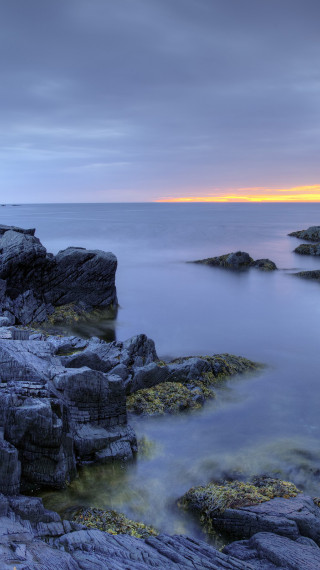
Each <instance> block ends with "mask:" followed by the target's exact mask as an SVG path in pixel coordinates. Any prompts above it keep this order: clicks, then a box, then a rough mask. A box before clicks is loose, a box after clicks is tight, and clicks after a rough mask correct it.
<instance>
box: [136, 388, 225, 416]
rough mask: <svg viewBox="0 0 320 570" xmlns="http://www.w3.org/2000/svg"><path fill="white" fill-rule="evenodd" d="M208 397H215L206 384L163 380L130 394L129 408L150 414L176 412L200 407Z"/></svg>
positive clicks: (137, 412) (139, 412) (138, 412)
mask: <svg viewBox="0 0 320 570" xmlns="http://www.w3.org/2000/svg"><path fill="white" fill-rule="evenodd" d="M207 398H214V393H213V392H212V390H210V389H208V388H207V387H206V386H201V385H199V386H196V385H192V386H190V387H188V386H186V385H184V384H181V383H180V382H163V383H162V384H157V386H153V387H152V388H144V389H143V390H138V391H137V392H135V393H134V394H131V395H130V396H128V397H127V409H128V411H130V412H133V413H135V414H144V415H148V416H152V415H163V414H165V413H170V414H174V413H178V412H181V411H183V410H189V409H197V408H200V407H201V406H202V405H203V403H204V401H205V400H206V399H207Z"/></svg>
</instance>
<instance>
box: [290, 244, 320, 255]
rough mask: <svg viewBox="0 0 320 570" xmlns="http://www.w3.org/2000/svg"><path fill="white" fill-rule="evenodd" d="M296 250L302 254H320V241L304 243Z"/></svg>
mask: <svg viewBox="0 0 320 570" xmlns="http://www.w3.org/2000/svg"><path fill="white" fill-rule="evenodd" d="M294 252H295V253H299V254H300V255H320V243H302V244H301V245H298V247H296V248H295V250H294Z"/></svg>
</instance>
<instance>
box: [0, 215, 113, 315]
mask: <svg viewBox="0 0 320 570" xmlns="http://www.w3.org/2000/svg"><path fill="white" fill-rule="evenodd" d="M34 232H35V230H34V229H27V230H24V229H22V228H17V227H15V226H4V225H2V226H0V236H1V237H0V308H1V311H2V314H1V315H0V316H5V317H7V318H8V319H9V321H10V324H23V325H26V324H29V323H31V322H39V323H40V322H43V321H44V320H45V319H46V318H47V317H48V315H50V314H52V313H53V311H54V308H55V307H60V306H62V305H66V304H70V303H73V304H75V305H76V306H77V307H80V309H81V310H82V311H91V310H92V309H95V308H101V309H103V308H108V307H111V306H116V305H117V295H116V287H115V273H116V268H117V259H116V257H115V255H113V253H106V252H104V251H100V250H86V249H83V248H80V247H69V248H67V249H65V250H64V251H60V252H59V253H58V254H57V255H56V256H53V255H52V254H50V253H47V250H46V248H45V247H44V246H43V245H42V244H41V243H40V241H39V239H38V238H36V237H35V236H34Z"/></svg>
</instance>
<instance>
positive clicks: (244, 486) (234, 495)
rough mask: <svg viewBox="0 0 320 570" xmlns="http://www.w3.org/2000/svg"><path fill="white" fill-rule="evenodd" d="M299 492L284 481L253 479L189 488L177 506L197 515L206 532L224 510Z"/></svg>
mask: <svg viewBox="0 0 320 570" xmlns="http://www.w3.org/2000/svg"><path fill="white" fill-rule="evenodd" d="M298 493H301V491H299V489H297V487H296V486H295V485H294V484H293V483H290V482H288V481H282V480H281V479H274V478H272V477H265V476H263V477H254V478H253V479H252V480H251V481H250V482H247V483H244V482H242V481H229V482H223V483H222V484H218V483H209V484H208V485H206V486H205V487H192V488H191V489H189V491H187V493H185V495H183V497H181V499H179V501H178V506H179V507H181V508H184V509H186V510H190V511H192V512H194V513H196V514H198V515H199V516H200V521H201V523H202V524H203V525H204V526H205V527H206V529H207V530H208V531H209V532H210V531H211V530H212V518H213V517H216V516H219V515H222V514H223V513H224V511H225V510H226V509H239V508H241V507H250V506H252V505H257V504H259V503H264V502H266V501H270V499H274V498H275V497H283V498H285V499H290V498H292V497H296V496H297V495H298Z"/></svg>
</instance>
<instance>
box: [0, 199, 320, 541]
mask: <svg viewBox="0 0 320 570" xmlns="http://www.w3.org/2000/svg"><path fill="white" fill-rule="evenodd" d="M0 213H1V223H4V224H9V225H10V224H15V225H20V226H23V227H36V228H37V233H36V235H37V236H38V237H39V238H40V240H41V241H42V243H43V244H44V245H45V246H46V247H47V249H48V250H49V251H51V252H53V253H56V252H57V251H58V250H59V249H63V248H65V247H67V246H69V245H75V246H82V247H87V248H94V249H96V248H98V249H104V250H107V251H113V252H114V253H115V254H116V255H117V257H118V262H119V266H118V272H117V290H118V298H119V302H120V306H121V309H120V311H119V315H118V319H117V322H116V325H115V328H116V337H117V338H118V339H119V340H123V339H125V338H128V337H129V336H132V335H134V334H137V333H141V332H144V333H146V334H147V335H148V336H150V337H151V338H153V339H154V340H155V342H156V347H157V351H158V354H159V356H160V357H162V358H170V357H177V356H181V355H191V354H214V353H219V352H231V353H234V354H240V355H243V356H246V357H248V358H251V359H253V360H257V361H260V362H264V363H266V364H267V368H266V369H265V370H264V371H263V372H260V373H259V374H257V375H256V376H253V377H241V378H238V379H233V380H230V381H229V382H228V383H227V384H226V386H225V387H224V388H223V389H221V390H219V391H218V392H217V398H216V400H214V401H212V402H208V403H207V404H206V406H205V407H204V408H203V409H202V410H201V411H197V412H194V413H191V414H187V415H180V416H170V417H168V416H166V417H163V418H158V419H155V418H150V419H144V420H141V419H138V420H134V422H133V423H134V427H135V429H136V431H137V434H138V436H139V437H142V436H146V437H147V438H148V439H149V440H150V442H151V443H150V452H149V453H148V454H146V455H145V456H143V457H140V458H138V460H137V462H136V463H135V464H134V465H131V466H127V467H126V468H122V467H120V466H113V467H94V468H86V469H84V470H83V471H82V474H81V476H80V478H79V479H78V480H77V481H75V482H74V483H73V484H72V485H71V487H70V488H69V489H68V490H66V491H63V492H60V493H50V494H47V495H46V501H47V504H48V505H50V506H51V507H54V508H61V509H62V508H65V507H67V506H68V505H72V504H86V505H91V506H97V507H100V508H104V507H105V508H108V507H112V508H115V509H117V510H119V511H122V512H125V513H127V514H128V515H130V516H131V517H132V518H136V519H138V520H143V521H145V522H147V523H152V524H154V525H155V526H158V528H160V529H161V530H163V531H167V532H187V533H189V534H193V535H196V536H199V533H200V530H199V528H198V526H197V524H196V523H194V521H192V520H190V519H189V518H188V517H186V515H185V514H184V513H181V512H179V511H178V510H177V509H176V507H175V499H176V498H178V497H179V496H180V495H181V494H182V493H184V492H185V491H186V490H187V489H188V488H190V487H191V486H194V485H197V484H201V483H202V484H205V483H207V482H208V481H209V480H210V479H211V478H216V477H219V476H224V475H225V474H226V473H229V472H230V471H233V470H236V471H239V472H241V473H243V474H250V473H254V474H259V473H266V472H268V473H273V474H275V475H280V476H281V477H282V478H286V479H289V480H291V481H293V482H295V483H296V484H297V485H298V486H300V487H301V488H303V489H304V490H306V491H307V492H308V493H311V494H312V495H320V489H319V474H320V446H319V439H320V414H319V404H320V401H319V400H320V398H319V394H320V387H319V383H320V376H319V364H320V362H319V361H320V355H319V317H320V302H319V301H320V286H319V284H317V283H313V282H310V281H305V280H301V279H298V278H296V277H293V276H291V272H293V271H298V270H303V269H312V268H315V269H320V258H315V257H308V256H299V255H297V254H294V253H293V249H294V248H295V247H296V246H297V245H298V244H299V243H301V241H300V240H297V239H296V238H290V237H288V236H287V234H288V232H290V231H293V230H297V229H303V228H307V227H309V226H311V225H320V204H63V205H60V204H55V205H21V206H19V207H13V206H6V207H3V208H1V209H0ZM239 249H241V250H243V251H247V252H249V253H250V255H251V256H252V257H253V258H255V259H257V258H261V257H269V258H270V259H272V260H273V261H274V262H275V263H276V264H277V266H278V268H279V271H277V272H273V273H270V274H268V273H263V272H259V271H257V270H250V271H249V272H245V273H240V274H237V273H233V272H229V271H226V270H223V269H219V268H210V267H205V266H201V265H193V264H187V263H186V261H190V260H194V259H200V258H205V257H209V256H214V255H220V254H223V253H228V252H230V251H236V250H239Z"/></svg>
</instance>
